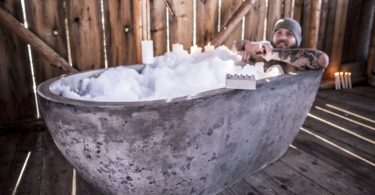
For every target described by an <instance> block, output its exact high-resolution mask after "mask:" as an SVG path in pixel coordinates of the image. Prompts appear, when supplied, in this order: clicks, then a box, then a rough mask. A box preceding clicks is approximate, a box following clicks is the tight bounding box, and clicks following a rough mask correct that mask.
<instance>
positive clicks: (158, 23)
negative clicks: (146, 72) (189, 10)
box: [150, 0, 173, 56]
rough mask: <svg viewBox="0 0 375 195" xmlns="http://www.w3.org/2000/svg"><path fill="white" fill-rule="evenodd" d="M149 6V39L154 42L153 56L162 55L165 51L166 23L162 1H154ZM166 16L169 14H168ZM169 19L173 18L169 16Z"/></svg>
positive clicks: (164, 7)
mask: <svg viewBox="0 0 375 195" xmlns="http://www.w3.org/2000/svg"><path fill="white" fill-rule="evenodd" d="M150 3H151V4H150V5H151V7H150V9H151V18H152V22H151V38H152V40H153V41H154V54H155V55H156V56H159V55H163V54H164V53H165V52H166V51H167V21H166V6H165V4H164V0H154V1H151V2H150ZM168 14H170V13H169V12H168ZM169 17H173V16H172V15H170V16H169Z"/></svg>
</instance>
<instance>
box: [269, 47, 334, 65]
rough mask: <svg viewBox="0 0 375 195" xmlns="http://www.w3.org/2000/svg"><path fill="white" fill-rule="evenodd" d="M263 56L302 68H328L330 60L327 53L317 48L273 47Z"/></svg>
mask: <svg viewBox="0 0 375 195" xmlns="http://www.w3.org/2000/svg"><path fill="white" fill-rule="evenodd" d="M262 57H263V58H264V59H265V60H266V61H270V60H276V61H281V62H285V63H288V64H291V65H292V66H294V67H297V68H298V69H301V70H306V69H321V68H326V67H327V65H328V62H329V59H328V56H327V54H325V53H324V52H322V51H319V50H316V49H272V51H271V52H265V53H264V54H263V55H262Z"/></svg>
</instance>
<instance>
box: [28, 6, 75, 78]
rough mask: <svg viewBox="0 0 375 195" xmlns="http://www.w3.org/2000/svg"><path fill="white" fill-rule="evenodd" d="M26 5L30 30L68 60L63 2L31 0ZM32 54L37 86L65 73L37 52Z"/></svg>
mask: <svg viewBox="0 0 375 195" xmlns="http://www.w3.org/2000/svg"><path fill="white" fill-rule="evenodd" d="M25 5H26V14H27V20H28V24H29V29H30V30H31V31H32V32H33V33H35V35H37V36H38V37H39V38H40V39H41V40H43V41H44V42H45V43H46V44H47V45H48V46H50V47H51V48H53V49H54V50H55V51H56V52H57V53H58V54H59V55H60V56H61V57H63V58H65V59H68V51H67V44H66V28H65V24H64V18H65V9H64V5H63V1H59V0H49V1H40V0H29V1H25ZM32 54H33V63H34V74H35V79H36V83H37V84H39V83H41V82H43V81H45V80H47V79H49V78H52V77H55V76H59V75H61V74H62V73H63V72H62V70H61V69H59V68H57V67H55V66H52V65H50V62H48V61H47V60H46V59H45V58H44V57H42V56H41V55H39V54H38V53H37V52H34V51H33V52H32Z"/></svg>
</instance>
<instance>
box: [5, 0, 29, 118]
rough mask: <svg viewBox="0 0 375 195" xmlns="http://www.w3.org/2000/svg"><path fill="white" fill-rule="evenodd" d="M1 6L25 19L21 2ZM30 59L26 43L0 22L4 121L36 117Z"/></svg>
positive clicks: (10, 1)
mask: <svg viewBox="0 0 375 195" xmlns="http://www.w3.org/2000/svg"><path fill="white" fill-rule="evenodd" d="M0 6H1V7H2V8H4V9H5V10H7V11H8V12H9V13H10V14H12V15H13V16H14V17H15V18H16V19H18V21H20V22H22V21H23V17H22V9H21V2H20V1H16V0H5V1H2V2H1V3H0ZM29 64H30V62H29V57H28V51H27V47H26V44H25V43H24V42H23V41H21V40H20V39H18V37H17V36H16V35H14V34H13V33H12V32H9V31H8V30H7V29H6V28H3V27H2V26H1V25H0V88H1V89H2V92H1V93H0V110H1V112H0V121H1V122H7V123H10V122H11V121H16V120H20V119H27V118H35V117H36V107H35V100H34V94H33V84H32V77H31V69H30V65H29Z"/></svg>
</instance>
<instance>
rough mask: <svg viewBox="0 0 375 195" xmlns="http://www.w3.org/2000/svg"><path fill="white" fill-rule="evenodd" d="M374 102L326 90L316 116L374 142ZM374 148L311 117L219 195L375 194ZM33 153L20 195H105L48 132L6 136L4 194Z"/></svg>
mask: <svg viewBox="0 0 375 195" xmlns="http://www.w3.org/2000/svg"><path fill="white" fill-rule="evenodd" d="M338 97H340V98H338ZM353 98H356V99H358V101H353ZM374 100H375V89H374V88H370V87H365V86H359V87H356V88H354V89H353V90H351V91H333V90H322V91H319V92H318V96H317V99H316V101H315V102H314V106H313V108H312V111H311V112H310V114H313V115H315V116H318V117H320V118H323V119H325V120H326V121H329V122H331V123H335V124H336V125H339V126H341V127H343V128H345V129H350V130H353V131H355V133H357V134H360V135H362V136H364V137H366V138H368V139H371V140H373V141H374V140H375V133H374V130H373V129H371V128H369V127H372V128H375V122H374V121H375V114H374V113H375V111H374V109H375V105H374V104H375V101H374ZM327 111H329V112H327ZM346 111H349V112H346ZM358 115H361V116H362V117H367V118H368V119H366V118H359V117H358ZM369 119H372V121H371V120H369ZM353 121H357V122H359V123H362V124H361V125H359V124H358V123H355V122H353ZM363 124H365V125H368V126H367V127H366V126H364V125H363ZM373 148H374V145H373V144H372V145H370V144H368V142H367V141H365V140H363V139H358V138H357V137H355V136H352V135H351V134H349V133H347V132H343V131H341V130H340V129H337V128H336V127H333V126H331V125H329V124H327V123H326V122H323V121H319V120H316V119H314V118H311V117H309V118H308V119H307V121H306V122H305V123H304V124H303V126H302V128H301V131H300V132H299V134H298V135H297V137H296V139H295V140H294V142H293V143H292V145H291V147H289V149H288V151H287V152H286V154H285V155H284V156H283V157H281V158H280V159H279V160H278V161H276V162H274V163H273V164H271V165H270V166H268V167H266V168H265V169H263V170H261V171H259V172H257V173H255V174H253V175H248V176H246V177H245V178H238V180H239V181H238V182H237V183H236V184H234V185H232V186H230V187H228V188H226V189H223V190H222V191H221V192H220V193H218V195H243V194H256V195H258V194H345V195H346V194H348V195H352V194H374V193H375V187H374V186H373V183H374V182H375V175H374V174H373V172H374V167H375V164H374V163H375V161H374V158H375V156H374V151H375V150H374V149H373ZM29 152H30V157H29V160H28V161H27V163H26V166H25V171H24V173H23V176H22V178H21V179H20V183H19V185H18V188H17V189H16V192H17V193H16V194H56V195H60V194H61V195H63V194H77V195H83V194H92V195H100V194H101V193H100V191H98V190H97V189H96V188H95V186H91V185H90V184H89V183H87V182H86V181H85V180H83V179H82V178H81V177H80V176H79V174H78V173H77V174H74V173H73V168H72V166H71V165H70V164H69V163H68V162H67V161H66V160H65V159H64V157H63V156H62V155H61V153H60V152H59V150H58V149H57V147H56V146H55V144H54V143H53V141H52V138H51V136H50V135H49V133H48V131H46V130H45V131H31V132H28V133H24V132H8V133H1V134H0V193H1V194H11V193H12V192H13V191H14V187H15V184H16V181H17V179H18V176H19V173H20V171H21V169H22V167H23V165H24V163H25V160H26V157H27V155H28V154H29ZM366 161H367V162H366ZM74 187H75V188H74Z"/></svg>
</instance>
